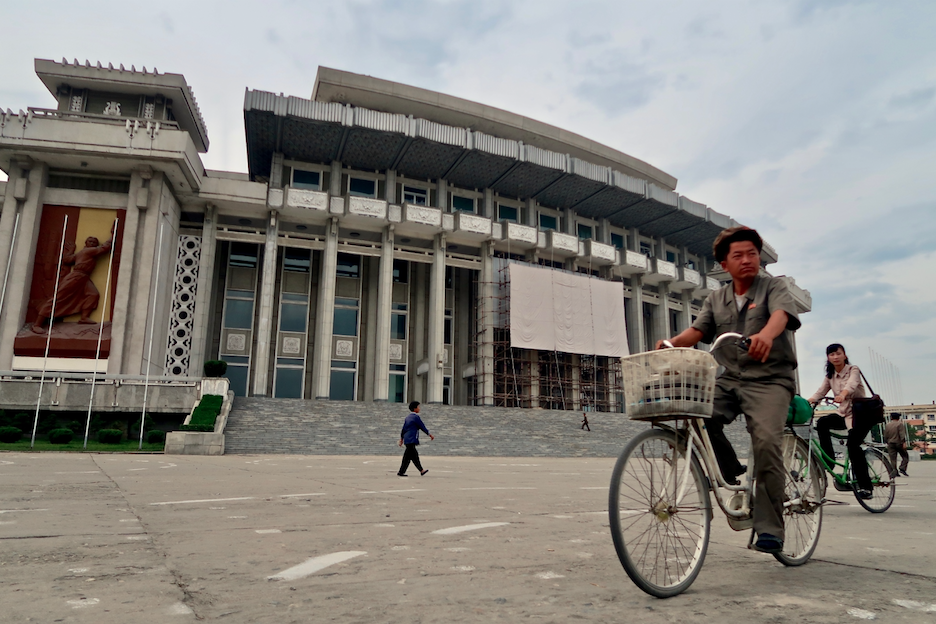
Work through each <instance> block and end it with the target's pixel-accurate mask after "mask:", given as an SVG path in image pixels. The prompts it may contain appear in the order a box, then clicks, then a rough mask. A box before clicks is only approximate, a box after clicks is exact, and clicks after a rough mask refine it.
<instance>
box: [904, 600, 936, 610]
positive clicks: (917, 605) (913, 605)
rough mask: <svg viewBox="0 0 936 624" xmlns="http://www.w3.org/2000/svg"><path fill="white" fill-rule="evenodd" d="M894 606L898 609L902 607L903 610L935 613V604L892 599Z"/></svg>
mask: <svg viewBox="0 0 936 624" xmlns="http://www.w3.org/2000/svg"><path fill="white" fill-rule="evenodd" d="M894 604H895V605H897V606H898V607H904V608H905V609H912V610H914V611H923V612H926V613H936V604H926V603H925V602H919V601H917V600H898V599H897V598H895V599H894Z"/></svg>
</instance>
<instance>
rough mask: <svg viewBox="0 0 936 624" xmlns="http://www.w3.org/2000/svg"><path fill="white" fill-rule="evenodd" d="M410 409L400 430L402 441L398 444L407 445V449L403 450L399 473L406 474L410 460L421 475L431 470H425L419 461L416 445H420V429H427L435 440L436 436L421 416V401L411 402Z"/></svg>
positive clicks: (398, 474) (427, 432) (399, 474)
mask: <svg viewBox="0 0 936 624" xmlns="http://www.w3.org/2000/svg"><path fill="white" fill-rule="evenodd" d="M409 409H410V413H409V416H407V417H406V420H404V421H403V429H402V430H401V431H400V442H399V443H398V446H403V445H404V444H405V445H406V450H405V451H404V452H403V463H402V464H401V465H400V471H399V472H398V473H397V476H398V477H405V476H406V469H407V468H409V465H410V462H413V465H414V466H416V470H418V471H419V474H420V475H424V474H426V473H427V472H429V471H428V470H423V467H422V464H421V463H419V452H418V451H417V450H416V447H417V446H419V430H420V429H422V430H423V431H425V432H426V435H427V436H429V439H430V440H435V436H433V435H432V434H431V433H429V430H428V429H426V425H424V424H423V421H422V418H420V417H419V401H412V402H411V403H410V404H409Z"/></svg>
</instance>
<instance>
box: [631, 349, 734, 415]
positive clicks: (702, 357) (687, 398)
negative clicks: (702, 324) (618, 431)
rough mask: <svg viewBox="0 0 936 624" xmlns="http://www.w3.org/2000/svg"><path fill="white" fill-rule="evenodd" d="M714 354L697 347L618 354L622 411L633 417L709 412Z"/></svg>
mask: <svg viewBox="0 0 936 624" xmlns="http://www.w3.org/2000/svg"><path fill="white" fill-rule="evenodd" d="M717 366H718V365H717V364H716V363H715V358H714V357H712V355H711V354H709V353H706V352H705V351H699V350H697V349H684V348H677V349H661V350H659V351H648V352H646V353H638V354H637V355H631V356H629V357H625V358H621V376H622V379H623V385H624V411H625V412H626V413H627V415H628V417H629V418H632V419H634V420H647V419H652V418H660V417H667V416H682V415H689V416H702V417H710V416H711V415H712V399H713V396H714V394H715V370H716V368H717Z"/></svg>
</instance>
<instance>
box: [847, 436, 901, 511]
mask: <svg viewBox="0 0 936 624" xmlns="http://www.w3.org/2000/svg"><path fill="white" fill-rule="evenodd" d="M865 458H866V459H867V460H868V475H869V476H870V477H871V498H869V499H867V500H866V499H863V498H860V497H859V496H858V493H857V492H856V493H855V498H857V499H858V503H859V504H860V505H861V506H862V507H864V508H865V509H867V510H868V511H870V512H871V513H884V512H885V511H887V510H888V509H890V506H891V504H892V503H893V502H894V495H895V494H896V493H897V481H896V480H895V479H893V478H892V477H891V474H893V470H894V469H893V468H892V467H891V463H890V460H889V459H887V458H886V457H884V453H882V452H881V451H879V450H878V449H875V448H869V449H865Z"/></svg>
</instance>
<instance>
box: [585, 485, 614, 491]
mask: <svg viewBox="0 0 936 624" xmlns="http://www.w3.org/2000/svg"><path fill="white" fill-rule="evenodd" d="M579 489H580V490H606V489H608V488H607V487H605V486H603V485H598V486H590V487H580V488H579Z"/></svg>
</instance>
